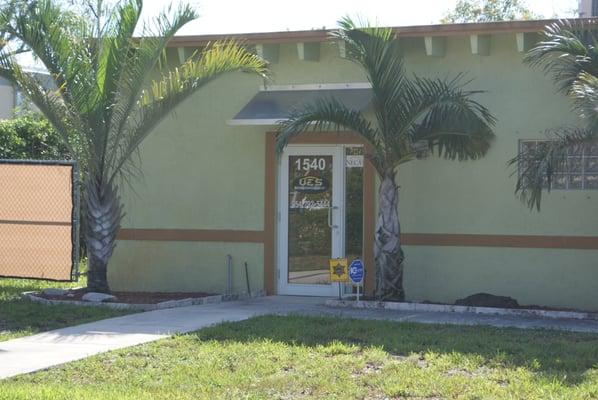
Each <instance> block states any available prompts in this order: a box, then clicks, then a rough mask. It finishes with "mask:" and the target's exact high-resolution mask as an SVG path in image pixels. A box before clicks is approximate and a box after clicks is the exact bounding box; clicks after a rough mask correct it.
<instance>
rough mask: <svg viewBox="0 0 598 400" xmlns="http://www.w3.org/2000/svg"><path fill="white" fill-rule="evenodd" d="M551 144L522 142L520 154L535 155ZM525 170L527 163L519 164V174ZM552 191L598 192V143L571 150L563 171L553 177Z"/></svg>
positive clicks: (533, 141)
mask: <svg viewBox="0 0 598 400" xmlns="http://www.w3.org/2000/svg"><path fill="white" fill-rule="evenodd" d="M549 143H550V141H548V140H521V141H519V153H520V154H523V153H530V154H533V152H534V151H536V150H537V149H538V148H539V147H540V146H544V145H547V144H549ZM525 168H526V165H525V163H521V164H519V173H520V174H521V173H522V171H524V170H525ZM546 185H548V184H546ZM551 189H553V190H555V189H556V190H598V143H595V144H593V145H588V146H584V147H580V148H577V149H573V150H570V151H569V153H568V154H567V159H566V162H565V164H564V165H563V167H562V169H560V170H557V171H555V173H554V175H553V179H552V186H551Z"/></svg>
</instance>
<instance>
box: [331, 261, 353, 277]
mask: <svg viewBox="0 0 598 400" xmlns="http://www.w3.org/2000/svg"><path fill="white" fill-rule="evenodd" d="M330 282H349V267H348V263H347V259H346V258H331V259H330Z"/></svg>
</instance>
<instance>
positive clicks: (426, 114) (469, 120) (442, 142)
mask: <svg viewBox="0 0 598 400" xmlns="http://www.w3.org/2000/svg"><path fill="white" fill-rule="evenodd" d="M467 83H468V82H464V81H463V76H462V75H457V77H455V78H453V79H451V80H449V81H445V80H440V79H425V78H416V80H415V82H414V85H413V86H414V88H415V93H416V95H414V94H412V95H411V96H412V97H413V98H414V99H413V100H412V102H413V103H414V104H416V107H414V108H413V109H410V110H409V115H411V119H410V121H409V123H408V124H405V126H406V127H408V128H409V135H410V136H411V138H412V142H413V143H415V142H420V141H425V142H427V143H428V147H429V149H430V150H436V151H437V153H438V155H439V156H442V157H445V158H448V159H452V160H454V159H458V160H466V159H477V158H480V157H482V156H484V155H485V154H486V152H487V151H488V149H489V147H490V143H491V141H492V139H493V138H494V132H493V127H494V124H495V122H496V121H495V118H494V117H493V116H492V114H491V113H490V111H489V110H488V109H487V108H486V107H484V106H483V105H482V104H480V103H479V102H477V101H476V100H475V99H474V98H473V97H474V96H475V95H477V94H479V93H480V92H479V91H470V90H465V89H464V86H466V85H467Z"/></svg>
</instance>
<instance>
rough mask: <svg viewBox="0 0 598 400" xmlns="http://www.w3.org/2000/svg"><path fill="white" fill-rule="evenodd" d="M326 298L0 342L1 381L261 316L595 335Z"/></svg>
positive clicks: (580, 326) (267, 300)
mask: <svg viewBox="0 0 598 400" xmlns="http://www.w3.org/2000/svg"><path fill="white" fill-rule="evenodd" d="M324 301H325V299H322V298H313V297H296V296H270V297H263V298H258V299H252V300H246V301H235V302H227V303H221V304H206V305H198V306H190V307H182V308H172V309H168V310H157V311H149V312H144V313H139V314H133V315H127V316H124V317H118V318H110V319H105V320H102V321H96V322H92V323H89V324H84V325H78V326H73V327H70V328H63V329H58V330H55V331H50V332H45V333H41V334H38V335H33V336H28V337H24V338H20V339H14V340H9V341H5V342H0V379H2V378H7V377H10V376H14V375H19V374H23V373H27V372H33V371H37V370H40V369H45V368H48V367H51V366H54V365H58V364H63V363H65V362H69V361H74V360H79V359H81V358H85V357H88V356H91V355H94V354H98V353H103V352H106V351H110V350H115V349H120V348H123V347H128V346H134V345H137V344H141V343H146V342H151V341H154V340H157V339H161V338H164V337H167V336H169V335H172V334H174V333H184V332H189V331H194V330H197V329H201V328H203V327H206V326H209V325H213V324H217V323H219V322H222V321H241V320H244V319H247V318H251V317H253V316H256V315H264V314H306V315H330V316H336V317H349V318H363V319H387V320H393V321H409V322H421V323H431V324H462V325H478V324H481V325H491V326H497V327H517V328H525V329H542V328H545V329H559V330H568V331H576V332H593V333H598V321H582V320H568V319H562V320H555V319H545V318H529V317H505V316H494V315H480V314H457V313H432V312H421V311H390V310H364V309H347V308H330V307H327V306H325V305H324Z"/></svg>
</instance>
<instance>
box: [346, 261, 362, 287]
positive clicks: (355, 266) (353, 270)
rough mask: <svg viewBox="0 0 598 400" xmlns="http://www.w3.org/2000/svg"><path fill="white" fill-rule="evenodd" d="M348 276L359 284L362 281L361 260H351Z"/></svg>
mask: <svg viewBox="0 0 598 400" xmlns="http://www.w3.org/2000/svg"><path fill="white" fill-rule="evenodd" d="M349 278H351V281H352V282H353V283H354V284H356V285H359V284H360V283H361V282H362V281H363V263H362V262H361V260H353V262H351V265H350V266H349Z"/></svg>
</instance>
